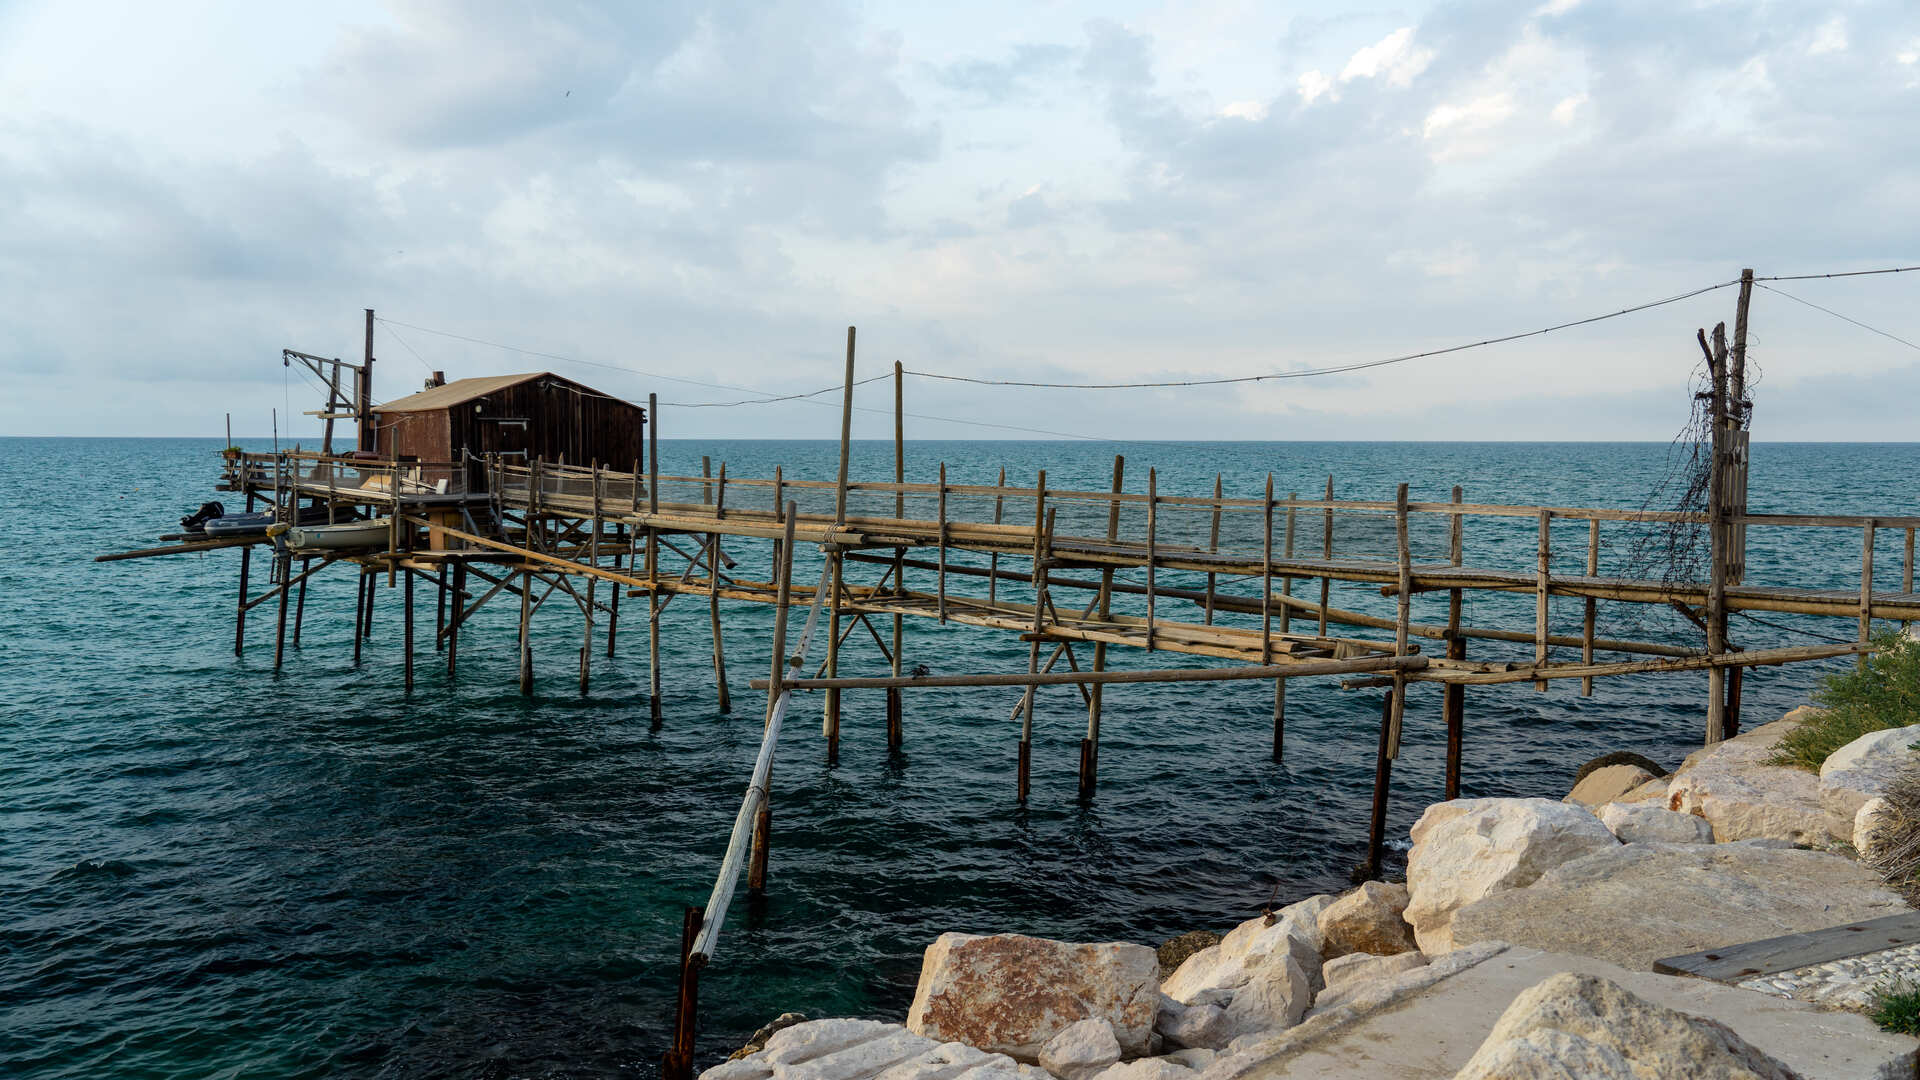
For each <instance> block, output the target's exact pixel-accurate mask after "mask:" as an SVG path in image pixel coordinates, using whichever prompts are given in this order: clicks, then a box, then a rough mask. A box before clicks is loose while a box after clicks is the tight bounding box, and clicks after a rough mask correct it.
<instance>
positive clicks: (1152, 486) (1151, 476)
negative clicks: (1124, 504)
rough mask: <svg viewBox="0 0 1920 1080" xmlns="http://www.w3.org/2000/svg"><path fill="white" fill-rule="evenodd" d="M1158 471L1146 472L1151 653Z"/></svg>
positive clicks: (1158, 498) (1148, 607)
mask: <svg viewBox="0 0 1920 1080" xmlns="http://www.w3.org/2000/svg"><path fill="white" fill-rule="evenodd" d="M1158 473H1159V470H1158V469H1154V468H1149V469H1148V470H1147V651H1148V652H1152V651H1153V582H1154V567H1155V566H1156V565H1157V564H1158V563H1159V561H1160V559H1159V557H1158V555H1157V554H1156V553H1155V548H1156V546H1157V543H1156V540H1157V538H1156V536H1155V534H1156V533H1157V532H1158V531H1159V514H1158V513H1157V512H1156V507H1157V506H1158V504H1159V501H1160V485H1159V480H1158V478H1157V477H1158Z"/></svg>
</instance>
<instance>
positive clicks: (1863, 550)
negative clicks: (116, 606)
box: [235, 521, 1874, 671]
mask: <svg viewBox="0 0 1920 1080" xmlns="http://www.w3.org/2000/svg"><path fill="white" fill-rule="evenodd" d="M1873 534H1874V524H1873V522H1871V521H1869V522H1867V524H1866V525H1865V527H1863V528H1862V529H1861V530H1860V644H1862V645H1865V644H1866V643H1867V642H1868V641H1869V640H1871V639H1872V637H1873ZM235 651H236V652H237V651H238V650H237V649H236V650H235ZM1859 665H1860V670H1861V671H1865V670H1866V669H1867V654H1866V653H1861V654H1860V660H1859Z"/></svg>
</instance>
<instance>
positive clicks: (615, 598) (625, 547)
mask: <svg viewBox="0 0 1920 1080" xmlns="http://www.w3.org/2000/svg"><path fill="white" fill-rule="evenodd" d="M634 464H635V465H638V464H640V463H639V462H637V461H636V462H634ZM639 483H640V473H639V472H638V471H635V472H634V474H633V485H634V493H633V494H634V499H635V500H636V501H637V500H638V499H639V497H640V492H639V486H638V485H639ZM613 548H614V550H613V568H614V569H615V570H618V569H620V568H621V567H622V566H624V565H626V563H627V562H631V561H632V560H631V559H629V558H628V556H629V555H631V554H632V552H633V540H632V538H631V536H630V535H629V534H628V532H627V527H626V526H625V525H621V524H615V525H614V527H613ZM623 560H624V561H623ZM608 591H610V592H612V593H613V595H612V596H610V597H608V598H607V659H609V660H611V659H613V642H614V639H615V638H616V637H618V636H619V634H620V594H621V593H623V592H626V591H627V590H625V589H623V588H621V587H620V586H618V585H615V586H614V587H613V588H612V589H610V590H608Z"/></svg>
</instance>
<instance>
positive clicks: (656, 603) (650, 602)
mask: <svg viewBox="0 0 1920 1080" xmlns="http://www.w3.org/2000/svg"><path fill="white" fill-rule="evenodd" d="M654 460H656V461H657V460H659V459H658V458H655V459H654ZM657 490H658V488H655V487H652V486H651V485H649V492H648V497H649V498H653V494H652V492H654V491H657ZM647 713H648V720H649V723H650V724H651V726H652V730H654V731H658V730H660V724H661V709H660V532H659V530H658V529H655V528H654V527H653V526H651V525H649V526H647Z"/></svg>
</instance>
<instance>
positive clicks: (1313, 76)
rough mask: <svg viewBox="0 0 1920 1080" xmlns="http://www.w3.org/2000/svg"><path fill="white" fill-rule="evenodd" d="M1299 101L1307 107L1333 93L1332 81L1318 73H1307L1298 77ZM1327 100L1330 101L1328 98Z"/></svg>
mask: <svg viewBox="0 0 1920 1080" xmlns="http://www.w3.org/2000/svg"><path fill="white" fill-rule="evenodd" d="M1299 90H1300V100H1301V101H1302V102H1303V103H1305V104H1308V105H1311V104H1313V103H1314V102H1315V101H1316V100H1318V99H1319V98H1321V97H1322V96H1325V95H1328V94H1330V93H1331V92H1332V91H1333V80H1332V79H1329V78H1327V77H1326V76H1325V75H1324V74H1322V73H1320V72H1318V71H1309V72H1307V73H1306V74H1305V75H1302V76H1300V83H1299ZM1329 100H1332V99H1331V98H1329Z"/></svg>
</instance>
